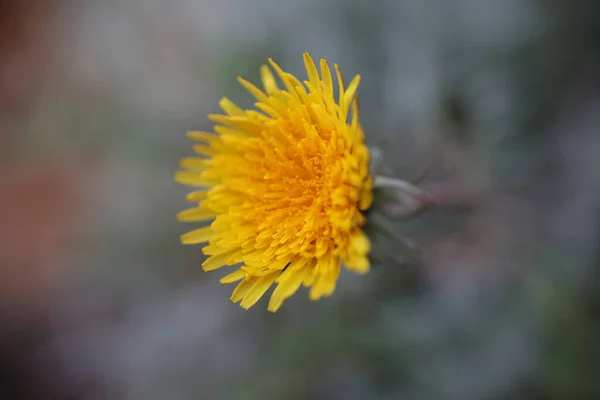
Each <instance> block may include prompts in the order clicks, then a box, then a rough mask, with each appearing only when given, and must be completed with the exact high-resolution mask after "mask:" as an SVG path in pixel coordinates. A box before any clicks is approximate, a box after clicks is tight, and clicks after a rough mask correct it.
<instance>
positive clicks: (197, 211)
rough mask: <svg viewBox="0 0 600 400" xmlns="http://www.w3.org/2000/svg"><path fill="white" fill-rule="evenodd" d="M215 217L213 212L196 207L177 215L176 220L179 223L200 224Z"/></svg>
mask: <svg viewBox="0 0 600 400" xmlns="http://www.w3.org/2000/svg"><path fill="white" fill-rule="evenodd" d="M214 217H215V212H214V211H213V210H210V209H208V208H205V207H202V206H198V207H196V208H190V209H187V210H184V211H181V212H180V213H179V214H177V220H179V221H181V222H200V221H208V220H211V219H213V218H214Z"/></svg>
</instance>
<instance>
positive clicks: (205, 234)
mask: <svg viewBox="0 0 600 400" xmlns="http://www.w3.org/2000/svg"><path fill="white" fill-rule="evenodd" d="M214 235H215V232H214V231H212V230H211V229H210V226H206V227H204V228H199V229H195V230H193V231H191V232H187V233H185V234H183V235H181V243H183V244H198V243H204V242H208V241H209V240H210V238H212V237H213V236H214Z"/></svg>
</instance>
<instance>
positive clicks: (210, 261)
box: [202, 250, 236, 271]
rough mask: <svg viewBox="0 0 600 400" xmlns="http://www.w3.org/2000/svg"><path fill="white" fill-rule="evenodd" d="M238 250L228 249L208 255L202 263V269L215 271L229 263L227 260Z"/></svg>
mask: <svg viewBox="0 0 600 400" xmlns="http://www.w3.org/2000/svg"><path fill="white" fill-rule="evenodd" d="M235 252H236V250H230V251H226V252H225V253H221V254H215V255H214V256H210V257H208V258H207V259H206V260H204V262H203V263H202V269H203V270H204V271H213V270H215V269H219V268H221V267H224V266H226V265H227V260H228V259H229V257H231V256H232V255H233V254H234V253H235Z"/></svg>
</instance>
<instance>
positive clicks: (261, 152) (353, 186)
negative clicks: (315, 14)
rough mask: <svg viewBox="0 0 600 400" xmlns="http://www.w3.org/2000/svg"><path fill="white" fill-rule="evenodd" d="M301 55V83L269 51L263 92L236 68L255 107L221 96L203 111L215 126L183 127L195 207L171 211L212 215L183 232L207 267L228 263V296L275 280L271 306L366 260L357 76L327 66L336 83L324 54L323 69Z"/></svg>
mask: <svg viewBox="0 0 600 400" xmlns="http://www.w3.org/2000/svg"><path fill="white" fill-rule="evenodd" d="M304 63H305V66H306V71H307V75H308V80H307V81H304V84H303V83H301V82H300V81H299V80H298V79H297V78H296V77H294V76H293V75H292V74H289V73H287V72H284V71H283V70H282V69H281V68H280V67H279V66H278V65H277V64H276V63H275V62H274V61H273V60H269V64H270V67H269V66H267V65H264V66H262V67H261V69H260V73H261V78H262V84H263V87H264V90H261V89H259V88H258V87H256V86H254V85H253V84H252V83H250V82H248V81H246V80H245V79H243V78H238V81H239V82H240V84H241V85H242V86H244V87H245V88H246V89H247V90H248V91H249V92H250V93H251V94H252V95H253V96H254V97H255V98H256V100H257V102H256V103H255V106H256V109H255V110H243V109H241V108H240V107H238V106H236V105H235V104H234V103H232V102H231V101H230V100H229V99H227V98H223V99H222V100H221V101H220V103H219V105H220V106H221V108H222V109H223V111H224V115H210V116H209V118H210V119H211V120H212V121H214V122H216V124H217V125H216V126H215V127H214V133H212V132H189V133H188V136H189V137H190V138H191V139H193V140H194V142H195V144H194V146H193V148H194V151H195V153H197V156H196V157H190V158H184V159H182V160H181V168H182V170H181V171H179V172H177V173H176V176H175V177H176V180H177V181H178V182H180V183H183V184H186V185H189V186H195V187H198V188H199V190H196V191H194V192H191V193H190V194H189V195H188V196H187V199H188V200H189V201H190V202H193V203H195V204H196V206H195V207H194V208H191V209H188V210H185V211H182V212H181V213H179V214H178V219H179V220H180V221H185V222H200V221H207V222H210V223H209V224H208V225H207V226H204V227H201V228H198V229H195V230H193V231H191V232H188V233H186V234H184V235H182V237H181V240H182V242H183V243H184V244H203V245H204V247H203V249H202V251H203V253H204V254H205V255H206V256H207V258H206V260H205V261H204V263H203V264H202V268H203V269H204V270H205V271H212V270H216V269H220V268H228V269H229V268H231V269H234V270H233V272H231V273H229V274H228V275H227V276H225V277H224V278H222V279H221V282H222V283H235V282H238V283H237V287H236V288H235V290H234V291H233V294H232V296H231V300H232V301H233V302H240V305H241V306H242V307H243V308H246V309H247V308H249V307H251V306H252V305H254V304H255V303H256V302H257V301H258V300H259V299H260V298H261V297H262V296H263V295H264V294H265V293H266V292H267V290H268V289H269V288H270V287H271V286H272V285H274V284H277V287H276V288H275V290H274V291H273V293H272V295H271V298H270V301H269V305H268V309H269V311H272V312H274V311H277V310H278V309H279V308H280V307H281V305H282V303H283V301H284V300H285V299H286V298H288V297H290V296H291V295H293V294H294V293H295V292H296V291H297V290H298V289H299V288H300V286H301V285H304V286H306V287H308V288H310V298H311V299H312V300H317V299H319V298H321V297H323V296H329V295H331V294H332V293H333V291H334V290H335V286H336V282H337V280H338V277H339V274H340V269H341V266H342V265H344V267H345V268H347V269H348V270H350V271H353V272H356V273H359V274H364V273H366V272H367V271H368V270H369V260H368V253H369V251H370V242H369V239H368V238H367V236H366V235H365V233H364V232H363V230H362V229H361V227H362V226H363V225H364V224H365V216H364V215H363V211H365V210H366V209H368V208H369V207H370V205H371V203H372V199H373V195H372V184H373V179H372V177H371V174H370V173H369V152H368V149H367V147H366V146H365V144H364V134H363V130H362V127H361V125H360V123H359V119H358V101H357V97H356V94H357V88H358V84H359V81H360V77H359V76H356V77H355V78H354V79H353V80H352V81H351V82H350V83H349V84H348V85H347V86H344V83H343V80H342V75H341V73H340V70H339V68H338V66H337V65H335V66H334V74H335V76H336V79H337V83H338V84H337V88H334V83H333V81H334V80H333V78H332V72H331V70H330V68H329V66H328V64H327V62H326V61H325V60H321V61H320V65H319V67H320V68H319V69H320V73H319V72H318V70H317V66H316V65H315V63H314V61H313V60H312V58H311V57H310V56H309V55H308V54H304ZM273 71H274V72H275V74H274V73H273ZM276 76H277V77H278V78H279V81H280V83H278V81H277V79H276ZM336 92H337V93H336Z"/></svg>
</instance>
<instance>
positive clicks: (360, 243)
mask: <svg viewBox="0 0 600 400" xmlns="http://www.w3.org/2000/svg"><path fill="white" fill-rule="evenodd" d="M350 249H351V253H353V254H358V255H364V254H367V253H368V252H369V251H371V242H370V241H369V238H368V237H367V235H365V234H364V232H362V231H360V230H359V231H356V232H355V233H354V234H353V235H352V236H351V237H350Z"/></svg>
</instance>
